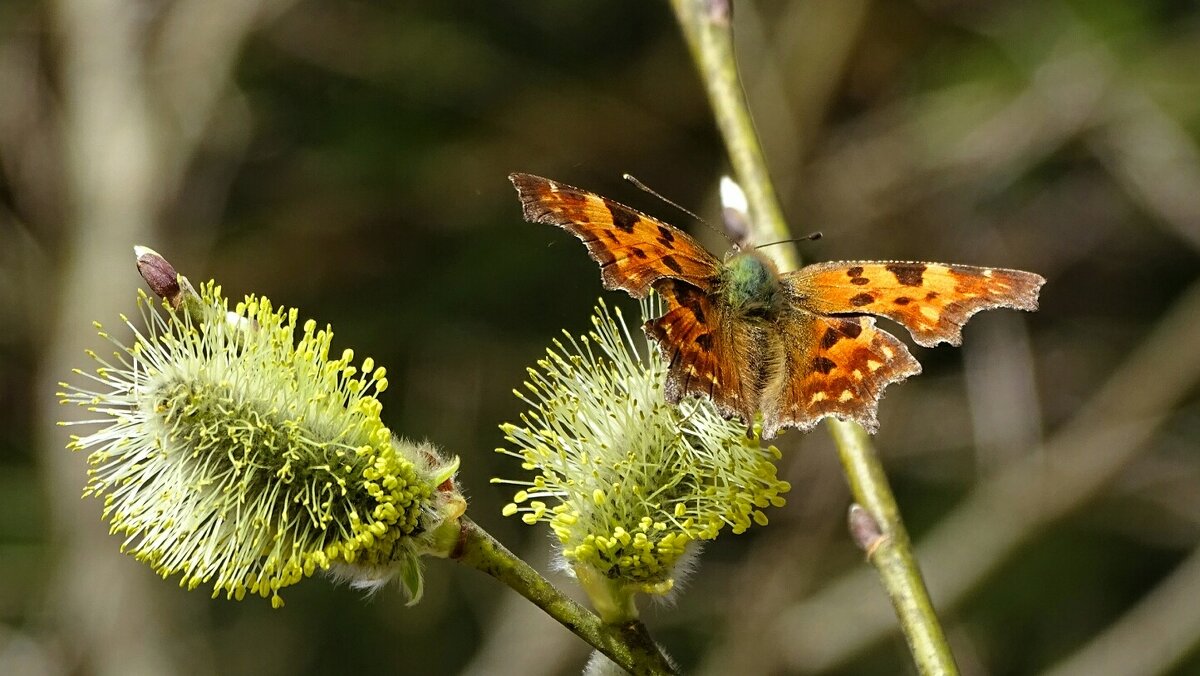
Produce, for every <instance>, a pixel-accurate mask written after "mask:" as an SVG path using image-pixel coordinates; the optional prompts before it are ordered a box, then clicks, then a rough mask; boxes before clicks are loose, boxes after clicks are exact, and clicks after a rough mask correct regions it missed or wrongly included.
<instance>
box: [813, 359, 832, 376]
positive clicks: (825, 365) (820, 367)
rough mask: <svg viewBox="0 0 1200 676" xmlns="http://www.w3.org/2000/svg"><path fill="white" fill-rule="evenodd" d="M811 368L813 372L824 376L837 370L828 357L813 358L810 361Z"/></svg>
mask: <svg viewBox="0 0 1200 676" xmlns="http://www.w3.org/2000/svg"><path fill="white" fill-rule="evenodd" d="M812 367H813V370H814V371H817V372H818V373H821V374H823V375H825V374H828V373H829V372H830V371H832V370H834V369H835V368H837V363H835V362H834V361H833V360H832V359H830V358H829V357H815V358H814V359H813V361H812Z"/></svg>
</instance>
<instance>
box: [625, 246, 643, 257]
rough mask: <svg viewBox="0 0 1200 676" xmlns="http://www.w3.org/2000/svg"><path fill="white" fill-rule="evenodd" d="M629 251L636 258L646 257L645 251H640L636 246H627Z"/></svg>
mask: <svg viewBox="0 0 1200 676" xmlns="http://www.w3.org/2000/svg"><path fill="white" fill-rule="evenodd" d="M629 253H631V254H633V255H634V256H635V257H637V258H643V259H644V258H645V257H646V252H645V251H642V250H641V249H639V248H637V247H636V246H634V247H629Z"/></svg>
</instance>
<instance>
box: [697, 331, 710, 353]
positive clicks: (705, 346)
mask: <svg viewBox="0 0 1200 676" xmlns="http://www.w3.org/2000/svg"><path fill="white" fill-rule="evenodd" d="M712 341H713V337H712V334H711V333H702V334H700V335H699V336H696V344H697V345H699V346H700V349H701V350H704V351H705V352H708V351H710V350H712Z"/></svg>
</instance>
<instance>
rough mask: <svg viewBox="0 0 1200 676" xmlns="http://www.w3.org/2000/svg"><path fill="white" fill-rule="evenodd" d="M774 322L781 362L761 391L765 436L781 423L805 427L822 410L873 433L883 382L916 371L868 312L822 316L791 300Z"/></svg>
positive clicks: (916, 366) (900, 346) (916, 365)
mask: <svg viewBox="0 0 1200 676" xmlns="http://www.w3.org/2000/svg"><path fill="white" fill-rule="evenodd" d="M778 326H779V331H780V334H781V337H782V344H783V352H784V354H783V363H782V368H781V369H779V371H778V374H777V376H776V378H775V380H774V381H773V382H772V383H771V384H770V385H768V387H767V391H766V392H765V393H764V394H763V397H762V412H763V437H765V438H770V437H773V436H775V434H776V432H777V431H778V430H779V429H782V428H784V427H795V428H797V429H799V430H801V431H804V430H807V429H810V428H812V426H813V425H816V424H817V422H818V421H820V420H821V418H824V417H826V416H836V417H838V418H841V419H843V420H853V421H855V422H857V423H859V424H861V425H862V426H863V427H865V428H866V429H867V431H869V432H871V433H874V432H875V431H876V430H877V429H878V428H879V422H878V420H877V419H876V416H875V411H876V408H877V407H878V406H879V399H880V398H881V397H882V396H883V390H884V388H885V387H887V386H888V385H890V384H891V383H895V382H899V381H901V380H904V379H905V378H907V377H909V376H912V375H916V374H918V373H920V372H921V365H920V364H919V363H917V360H916V359H914V358H913V356H912V355H911V354H910V353H909V351H908V348H906V347H905V346H904V343H901V342H900V341H899V340H897V339H896V337H895V336H893V335H891V334H889V333H887V332H885V331H881V330H880V329H879V328H878V327H876V326H875V320H874V319H873V318H871V317H825V316H821V315H817V314H813V313H811V312H808V311H807V310H804V309H803V308H801V307H796V306H794V307H792V308H791V309H789V310H786V311H785V315H784V317H783V318H781V320H780V322H779V324H778Z"/></svg>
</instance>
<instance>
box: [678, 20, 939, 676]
mask: <svg viewBox="0 0 1200 676" xmlns="http://www.w3.org/2000/svg"><path fill="white" fill-rule="evenodd" d="M730 2H731V0H672V2H671V5H672V7H673V8H674V10H675V14H676V17H677V18H678V20H679V23H680V25H681V27H682V28H683V32H684V35H685V36H686V38H687V41H688V44H689V46H690V48H691V51H692V56H693V58H694V60H695V61H696V64H697V67H698V68H699V70H700V74H701V77H702V79H703V80H704V83H705V87H706V89H707V91H708V96H709V101H710V103H711V104H712V106H713V110H714V114H715V116H716V119H717V125H718V127H720V129H721V133H722V135H723V137H724V138H725V145H726V147H727V149H728V151H729V156H730V159H731V162H732V164H733V168H734V173H735V174H736V175H737V177H738V181H739V182H740V183H741V185H742V188H743V189H744V190H745V191H746V197H747V200H748V202H749V205H750V216H751V222H752V224H753V227H755V228H757V229H758V230H759V235H760V237H761V239H762V241H774V240H780V239H787V238H788V237H790V234H789V231H788V227H787V224H786V222H785V221H784V218H783V213H782V211H781V210H780V207H779V203H778V200H777V199H776V197H775V192H774V189H773V188H772V187H771V181H770V177H769V176H768V173H767V168H766V162H765V160H764V158H763V154H762V147H761V146H760V144H759V141H758V138H757V136H756V135H755V132H754V124H753V122H752V121H751V119H750V112H749V109H748V107H747V105H746V101H745V97H744V94H743V90H742V85H741V82H740V80H739V77H738V72H737V62H736V59H735V57H734V49H733V32H732V18H733V17H732V7H731V4H730ZM775 255H776V256H777V257H778V258H779V259H781V260H779V263H780V267H781V268H782V269H795V268H796V267H797V266H798V265H799V256H798V255H797V253H796V251H795V249H794V248H792V247H780V248H778V249H776V252H775ZM829 428H830V431H831V432H832V433H833V437H834V441H835V442H836V443H837V446H838V453H839V456H840V458H841V461H842V466H843V470H844V472H845V474H846V478H847V481H848V482H849V483H850V489H851V492H852V493H853V495H854V499H855V501H856V502H857V503H858V504H860V505H862V507H863V508H865V509H866V510H867V512H868V513H869V514H870V515H871V517H872V518H873V519H874V520H875V522H876V523H878V525H879V527H880V529H881V531H882V533H883V534H884V535H885V536H886V537H885V538H884V541H883V542H881V543H880V544H879V546H878V549H877V550H876V551H875V553H874V555H873V556H872V557H871V561H872V563H874V564H875V566H876V569H877V570H878V571H879V575H880V577H881V578H882V579H883V582H884V587H885V588H886V589H887V590H888V594H889V596H890V597H891V598H892V603H893V606H894V607H895V609H896V614H897V616H898V618H899V619H900V624H901V628H902V629H903V630H904V634H905V637H906V639H907V640H908V644H909V649H910V650H911V651H912V655H913V660H914V661H915V662H916V664H917V667H918V669H920V671H921V673H923V674H956V673H957V672H958V670H957V667H956V666H955V664H954V658H953V656H952V655H951V653H950V648H949V646H948V644H947V643H946V639H945V636H944V634H943V632H942V628H941V624H940V623H939V622H938V619H937V615H936V614H935V613H934V612H933V604H932V602H931V601H930V600H929V594H928V592H927V591H926V589H925V584H924V582H923V581H922V579H921V572H920V569H919V567H918V566H917V563H916V559H915V558H914V557H913V555H912V548H911V545H910V544H909V540H908V534H907V532H906V531H905V529H904V524H903V522H902V521H901V519H900V512H899V509H898V508H897V507H896V501H895V498H894V497H893V496H892V492H891V488H890V487H889V486H888V483H887V478H886V477H885V475H884V473H883V467H882V465H881V464H880V462H879V457H878V454H877V453H876V452H875V449H874V448H873V447H872V446H871V444H870V442H869V441H868V439H867V435H866V433H865V432H864V431H863V430H862V428H861V427H859V426H858V425H855V424H853V423H846V422H841V421H832V420H831V421H829Z"/></svg>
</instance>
